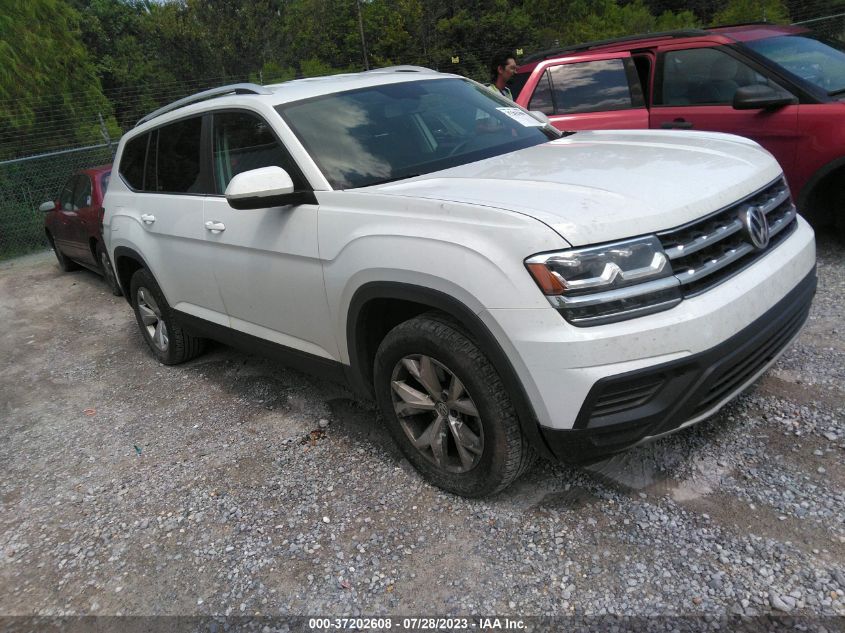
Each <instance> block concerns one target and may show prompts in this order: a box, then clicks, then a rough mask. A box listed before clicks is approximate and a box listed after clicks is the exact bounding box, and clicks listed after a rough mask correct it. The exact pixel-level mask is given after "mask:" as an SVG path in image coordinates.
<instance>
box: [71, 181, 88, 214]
mask: <svg viewBox="0 0 845 633" xmlns="http://www.w3.org/2000/svg"><path fill="white" fill-rule="evenodd" d="M73 206H74V210H77V209H84V208H86V207H90V206H91V179H90V178H89V177H88V176H85V175H83V174H80V175H79V176H77V177H76V184H75V185H74V188H73Z"/></svg>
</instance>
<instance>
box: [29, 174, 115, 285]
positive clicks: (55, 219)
mask: <svg viewBox="0 0 845 633" xmlns="http://www.w3.org/2000/svg"><path fill="white" fill-rule="evenodd" d="M110 176H111V165H101V166H100V167H92V168H91V169H82V170H79V171H77V172H75V173H74V174H73V175H72V176H71V177H70V178H68V180H67V182H66V183H65V186H64V187H62V191H61V193H60V194H59V198H58V200H55V201H52V200H51V201H49V202H45V203H44V204H42V205H41V207H40V209H41V211H43V212H44V213H45V217H44V230H45V232H46V233H47V241H48V242H49V243H50V246H51V247H52V248H53V251H54V252H55V253H56V259H57V260H59V268H61V269H62V270H63V271H65V272H67V271H69V270H74V269H75V268H77V267H78V265H79V264H82V265H83V266H85V267H86V268H89V269H91V270H93V271H94V272H97V273H99V274H101V275H102V276H103V278H104V279H105V280H106V283H107V284H108V286H109V288H110V289H111V291H112V293H113V294H115V295H120V294H121V291H120V286H119V285H118V283H117V280H116V278H115V276H114V269H113V268H112V266H111V263H110V262H109V256H108V253H107V252H106V249H105V248H104V246H103V196H105V195H106V188H107V187H108V185H109V177H110Z"/></svg>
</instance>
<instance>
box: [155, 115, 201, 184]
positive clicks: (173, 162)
mask: <svg viewBox="0 0 845 633" xmlns="http://www.w3.org/2000/svg"><path fill="white" fill-rule="evenodd" d="M201 141H202V117H191V118H189V119H183V120H181V121H176V122H175V123H171V124H169V125H165V126H163V127H161V128H159V130H158V152H157V157H156V170H155V173H156V183H155V190H156V191H160V192H166V193H198V194H201V193H210V192H209V191H208V190H207V189H208V188H207V186H206V185H205V182H204V180H205V179H204V178H203V177H202V162H201V158H200V156H201V149H202V143H201ZM147 178H148V180H149V174H148V176H147ZM146 184H147V188H148V189H149V188H150V187H149V184H150V183H149V182H147V183H146Z"/></svg>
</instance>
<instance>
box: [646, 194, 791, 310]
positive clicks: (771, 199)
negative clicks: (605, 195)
mask: <svg viewBox="0 0 845 633" xmlns="http://www.w3.org/2000/svg"><path fill="white" fill-rule="evenodd" d="M752 207H757V208H758V209H760V210H761V211H762V212H763V213H764V214H765V216H766V221H767V223H768V225H769V243H768V245H767V246H765V247H764V248H762V249H760V248H757V247H756V246H755V245H754V244H753V243H752V242H751V238H750V236H749V234H748V232H747V231H746V229H745V227H744V224H743V221H742V219H741V216H742V215H743V214H744V213H745V212H747V211H748V210H749V209H751V208H752ZM796 224H797V221H796V211H795V205H794V204H793V203H792V198H791V196H790V194H789V188H788V187H787V186H786V183H785V182H784V180H783V179H782V178H781V179H778V180H777V181H775V182H774V183H772V184H771V185H769V186H767V187H765V188H764V189H762V190H761V191H759V192H757V193H755V194H753V195H751V196H749V197H748V198H746V199H744V200H742V201H740V202H738V203H736V204H733V205H731V206H730V207H728V208H726V209H722V210H721V211H718V212H716V213H714V214H713V215H710V216H708V217H706V218H704V219H701V220H698V221H696V222H693V223H691V224H687V225H685V226H682V227H679V228H676V229H672V230H671V231H666V232H663V233H659V234H658V237H659V238H660V241H661V243H662V244H663V248H664V250H665V251H666V255H667V256H668V257H669V260H670V261H671V263H672V271H673V273H674V275H675V277H676V278H677V279H679V280H680V282H681V291H682V293H683V296H684V297H692V296H695V295H697V294H699V293H701V292H704V291H706V290H709V289H710V288H712V287H713V286H715V285H717V284H720V283H722V282H723V281H725V280H727V279H729V278H730V277H732V276H733V275H735V274H737V273H738V272H740V271H741V270H742V269H744V268H746V267H747V266H750V265H751V264H752V263H754V262H755V261H757V260H758V259H759V258H760V257H762V256H763V255H765V254H766V253H767V252H769V251H770V250H772V249H773V248H775V247H776V246H777V245H778V244H779V243H780V242H782V241H783V240H784V239H786V237H787V236H788V235H789V234H790V233H792V231H793V230H794V229H795V226H796Z"/></svg>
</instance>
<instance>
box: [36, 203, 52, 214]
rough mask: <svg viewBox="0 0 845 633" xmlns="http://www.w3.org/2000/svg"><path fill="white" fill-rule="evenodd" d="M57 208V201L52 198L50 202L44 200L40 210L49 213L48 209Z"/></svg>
mask: <svg viewBox="0 0 845 633" xmlns="http://www.w3.org/2000/svg"><path fill="white" fill-rule="evenodd" d="M55 208H56V203H55V202H53V201H52V200H50V201H49V202H42V203H41V206H40V207H38V210H39V211H41V212H42V213H47V212H48V211H53V210H54V209H55Z"/></svg>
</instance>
